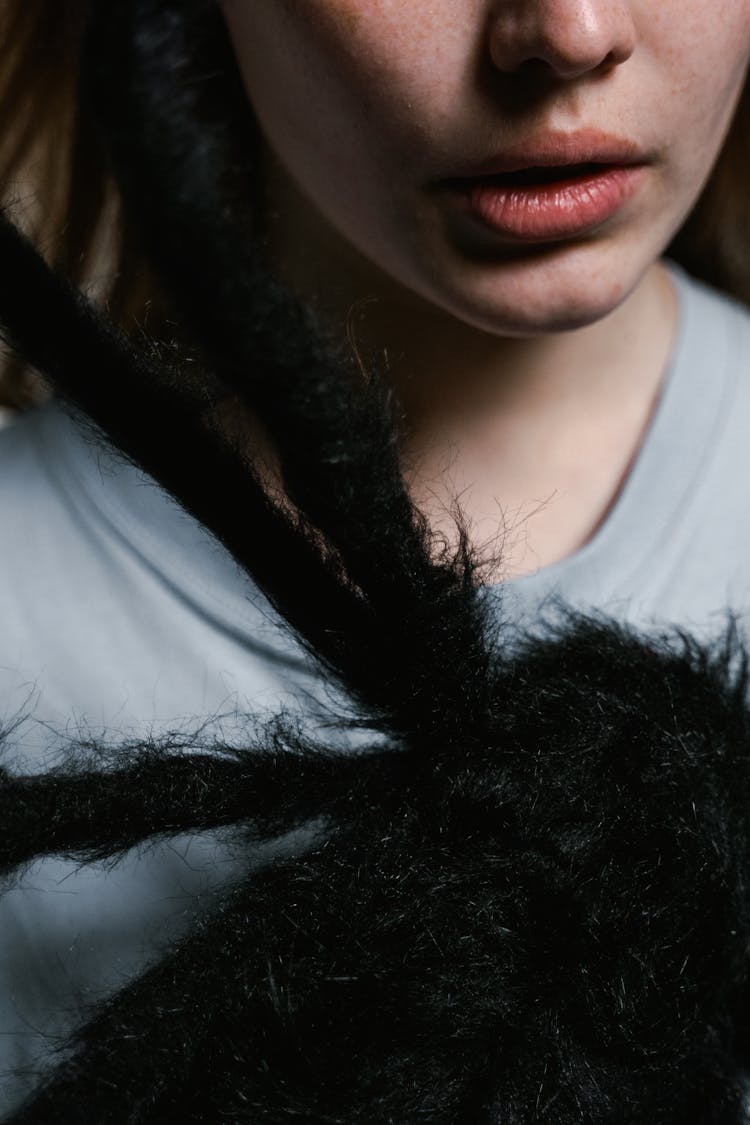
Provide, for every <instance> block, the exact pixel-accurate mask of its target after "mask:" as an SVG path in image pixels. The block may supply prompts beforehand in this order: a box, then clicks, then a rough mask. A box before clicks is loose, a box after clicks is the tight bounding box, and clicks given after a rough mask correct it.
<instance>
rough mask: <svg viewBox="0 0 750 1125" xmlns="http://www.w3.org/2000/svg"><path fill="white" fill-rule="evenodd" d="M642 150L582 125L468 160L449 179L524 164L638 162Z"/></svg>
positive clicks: (496, 173)
mask: <svg viewBox="0 0 750 1125" xmlns="http://www.w3.org/2000/svg"><path fill="white" fill-rule="evenodd" d="M645 160H646V157H645V156H644V154H643V152H642V150H641V149H640V148H639V147H638V146H637V145H636V144H635V143H634V142H633V141H630V140H627V139H625V138H623V137H615V136H612V135H611V134H609V133H602V132H600V131H599V130H598V129H583V130H580V131H579V132H577V133H554V132H548V133H540V134H538V135H536V136H532V137H528V138H526V139H525V140H524V141H523V142H522V143H521V144H517V145H512V146H509V147H508V148H506V149H504V151H503V152H501V153H499V154H498V155H497V156H492V157H490V158H489V159H485V160H480V161H478V162H477V163H476V164H469V165H467V166H466V167H464V168H462V169H459V170H458V171H456V172H455V173H454V174H453V176H451V177H450V178H451V179H454V180H457V179H458V180H464V179H474V178H478V177H481V176H499V175H505V174H508V173H511V172H522V171H525V170H526V169H528V168H555V167H558V166H560V167H565V166H570V165H573V164H608V165H613V164H615V165H618V164H619V165H625V164H642V163H644V161H645Z"/></svg>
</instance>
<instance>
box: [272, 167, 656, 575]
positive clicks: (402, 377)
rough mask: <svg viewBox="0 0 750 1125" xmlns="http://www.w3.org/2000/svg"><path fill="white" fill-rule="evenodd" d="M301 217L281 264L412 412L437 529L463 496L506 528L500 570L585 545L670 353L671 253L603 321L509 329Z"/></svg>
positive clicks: (414, 445) (411, 435) (632, 449)
mask: <svg viewBox="0 0 750 1125" xmlns="http://www.w3.org/2000/svg"><path fill="white" fill-rule="evenodd" d="M275 201H276V203H277V204H278V201H279V187H278V184H277V185H276V188H275ZM282 213H283V211H282ZM292 213H293V212H292ZM288 216H289V212H288V211H287V212H286V214H285V215H284V220H285V221H284V222H283V223H282V222H277V223H276V224H274V222H273V221H271V222H270V223H269V228H268V229H269V245H270V250H271V255H272V259H273V260H274V262H275V265H276V268H278V269H279V272H280V273H281V275H282V276H283V277H284V278H285V280H287V281H288V282H289V283H290V284H291V285H292V286H293V288H295V289H296V290H297V291H298V292H300V293H301V294H302V295H303V296H304V297H305V298H306V299H308V300H309V301H311V303H312V304H313V305H314V306H316V307H317V308H318V311H319V312H321V313H322V314H323V315H324V316H325V317H326V319H328V320H329V321H330V322H331V323H333V325H334V327H335V328H337V329H338V330H339V331H341V332H342V333H346V335H347V337H348V338H349V340H350V342H351V344H352V347H353V348H354V349H355V351H356V353H357V356H358V357H359V360H360V362H361V364H362V366H363V367H365V368H366V367H368V366H369V365H370V364H371V363H373V362H376V363H377V365H378V367H379V369H381V370H382V369H383V367H385V369H386V371H387V377H388V379H389V380H390V382H391V383H392V384H393V386H394V389H395V391H396V394H397V399H398V401H399V405H400V408H401V411H402V417H403V422H404V444H403V463H404V469H405V474H406V478H407V482H408V484H409V487H410V489H411V491H412V495H413V496H414V499H415V501H416V502H417V503H418V504H419V506H420V507H421V508H422V509H423V510H424V511H425V512H426V514H427V515H428V516H429V518H430V520H431V522H432V524H433V526H435V527H436V529H438V530H440V531H441V532H443V534H445V535H447V536H448V538H449V539H453V538H454V537H455V527H454V525H453V523H452V520H451V518H450V517H449V516H448V515H447V513H448V512H449V511H450V507H451V504H452V502H453V500H454V498H455V497H456V496H460V504H461V509H462V511H463V513H464V516H465V517H466V519H467V521H468V522H469V524H470V525H471V526H472V528H474V529H475V530H476V532H477V533H478V537H479V538H480V539H483V540H487V539H492V538H496V533H497V528H498V527H500V528H501V529H502V531H503V543H502V559H501V560H500V561H497V560H494V561H493V562H492V563H491V564H490V570H489V573H490V574H491V575H492V576H493V577H494V578H509V577H514V576H517V575H520V574H524V573H527V572H529V571H531V570H535V569H537V568H538V567H539V566H542V565H545V564H548V563H551V562H554V561H557V560H558V559H560V558H563V557H565V556H566V555H569V554H571V553H573V552H574V551H575V550H577V549H578V548H579V547H580V546H581V545H582V544H583V543H585V542H586V541H587V539H589V538H590V537H591V535H592V534H593V533H594V531H595V530H596V528H597V527H598V526H599V525H600V523H601V522H602V520H603V519H604V518H605V517H606V515H607V513H608V511H609V509H610V508H611V506H612V504H613V502H614V500H615V498H616V496H617V494H618V492H619V489H620V487H621V485H622V483H623V480H624V478H625V477H626V476H627V472H628V469H629V467H630V466H631V464H632V462H633V459H634V456H635V454H636V453H637V451H638V448H639V446H640V443H641V441H642V438H643V435H644V432H645V430H646V428H647V426H648V422H649V419H650V417H651V413H652V411H653V407H654V404H655V401H656V398H657V396H658V392H659V388H660V386H661V381H662V375H663V373H664V370H665V368H666V365H667V362H668V359H669V355H670V352H671V348H672V341H673V337H674V331H675V326H676V321H677V298H676V294H675V292H674V287H673V285H672V282H671V279H670V277H669V274H668V271H667V270H666V269H665V268H664V266H663V265H662V264H661V263H656V264H655V265H653V266H652V267H651V268H650V269H649V270H648V271H647V272H646V274H645V275H644V276H643V278H642V279H641V281H640V282H639V284H638V285H637V286H636V288H635V289H634V290H633V292H632V293H630V295H629V296H628V297H627V298H626V299H625V300H624V301H623V302H622V303H621V304H620V305H619V306H618V307H617V308H616V309H615V310H614V311H613V312H612V313H610V314H609V315H608V316H606V317H604V318H603V319H601V320H599V321H597V322H596V323H594V324H592V325H589V326H586V327H584V328H580V329H577V330H574V331H567V332H556V333H550V334H546V335H540V336H535V337H525V338H517V337H507V336H497V335H493V334H491V333H488V332H486V331H482V330H480V329H478V328H476V327H473V326H472V325H470V324H466V323H465V322H463V321H461V320H458V319H457V318H456V317H454V316H451V315H449V314H448V313H446V312H444V311H442V310H441V309H439V308H437V307H436V306H434V305H432V304H430V303H428V302H427V301H425V300H423V299H422V298H420V297H419V296H416V295H414V294H413V293H411V292H409V291H407V290H405V289H403V288H402V287H400V286H398V285H397V284H395V283H393V282H391V281H390V280H388V279H385V278H383V277H382V276H379V275H376V274H375V273H374V272H373V271H372V270H370V269H369V267H367V266H366V265H364V264H363V263H362V262H361V261H360V260H359V259H357V258H356V257H355V256H354V253H353V252H352V251H350V250H349V249H348V247H347V246H346V245H345V244H344V243H343V241H340V242H335V243H333V244H332V242H331V237H330V231H327V232H326V233H325V235H323V236H321V240H320V241H318V236H317V234H316V232H315V230H311V229H310V226H309V225H308V226H306V228H305V229H304V230H296V229H294V224H293V223H291V224H290V223H289V221H288ZM300 247H304V252H300ZM321 277H325V284H324V285H323V286H321ZM322 293H324V297H323V296H322V295H321V294H322ZM493 529H494V533H493ZM519 529H520V534H517V532H518V531H519Z"/></svg>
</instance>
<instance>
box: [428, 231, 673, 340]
mask: <svg viewBox="0 0 750 1125" xmlns="http://www.w3.org/2000/svg"><path fill="white" fill-rule="evenodd" d="M657 257H658V255H654V256H653V257H652V256H650V255H649V256H646V255H644V254H640V255H638V254H634V253H632V252H631V253H629V254H618V253H616V252H615V251H613V250H612V249H611V248H608V247H606V246H604V245H601V244H600V245H598V246H592V245H591V244H588V245H580V244H579V245H577V246H575V247H571V246H570V245H568V244H566V245H565V246H562V245H560V246H555V247H553V248H551V249H545V250H543V251H540V252H537V253H535V254H533V255H531V254H529V256H527V257H523V258H521V257H518V258H515V259H513V260H512V261H505V262H498V263H488V262H484V263H482V264H481V266H479V267H477V266H476V265H475V266H474V267H473V268H472V271H471V274H470V275H468V276H467V275H466V274H464V276H463V277H462V278H461V281H460V283H459V285H457V286H456V287H455V289H454V291H453V292H452V294H451V299H450V306H451V308H452V311H453V312H454V313H455V315H456V316H457V317H459V318H460V319H461V320H463V321H464V322H466V323H468V324H471V325H473V326H474V327H476V328H479V329H481V330H482V331H485V332H490V333H492V334H493V335H505V336H537V335H548V334H553V333H558V332H573V331H576V330H577V329H581V328H586V327H588V326H589V325H591V324H595V323H596V322H597V321H600V320H604V319H605V318H606V317H608V316H610V315H611V314H612V313H613V312H615V310H616V309H617V308H619V306H620V305H621V304H622V303H623V302H624V301H625V300H626V299H627V298H628V297H629V296H630V295H631V294H632V293H633V292H634V290H635V289H636V288H637V287H638V285H639V283H640V282H641V281H642V280H643V278H644V277H645V275H646V274H647V273H648V271H649V270H650V269H651V267H652V266H653V264H654V262H655V260H656V258H657Z"/></svg>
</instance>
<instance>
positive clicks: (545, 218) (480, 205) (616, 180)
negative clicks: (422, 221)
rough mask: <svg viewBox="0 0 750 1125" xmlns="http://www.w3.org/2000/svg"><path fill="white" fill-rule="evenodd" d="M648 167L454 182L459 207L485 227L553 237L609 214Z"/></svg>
mask: <svg viewBox="0 0 750 1125" xmlns="http://www.w3.org/2000/svg"><path fill="white" fill-rule="evenodd" d="M644 172H645V168H644V167H643V165H627V166H625V165H616V166H611V167H606V168H602V169H601V170H597V171H593V172H588V173H584V174H582V175H579V176H577V177H575V178H573V179H569V180H562V179H561V180H559V181H556V182H554V183H546V184H524V185H511V184H502V183H498V182H497V181H494V182H493V180H492V179H491V178H489V177H488V178H487V179H485V180H474V181H464V182H463V183H462V184H461V185H460V186H455V185H454V186H453V188H452V191H453V194H454V195H455V196H456V197H457V198H458V200H459V202H460V204H461V206H463V207H465V208H466V209H467V210H468V211H469V213H470V214H471V215H472V216H473V217H474V218H475V219H477V220H478V221H479V222H480V223H482V224H483V225H484V226H485V227H487V228H489V229H490V230H493V231H495V232H497V233H498V234H502V235H506V236H507V237H510V238H513V239H516V240H518V241H521V242H554V241H558V240H561V239H565V238H571V237H573V236H575V235H580V234H585V233H587V232H588V231H591V230H593V229H594V228H595V227H598V226H600V225H601V224H602V223H604V222H606V221H607V219H611V218H612V217H613V216H614V215H616V214H617V212H618V211H619V210H620V208H621V207H623V206H624V204H625V203H627V201H628V200H629V199H630V198H631V197H632V196H633V195H634V194H635V192H636V191H637V189H638V186H639V185H640V182H641V180H642V179H643V175H644Z"/></svg>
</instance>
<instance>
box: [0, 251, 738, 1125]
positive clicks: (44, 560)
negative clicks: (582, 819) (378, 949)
mask: <svg viewBox="0 0 750 1125" xmlns="http://www.w3.org/2000/svg"><path fill="white" fill-rule="evenodd" d="M672 268H673V276H674V278H675V281H676V284H677V286H678V291H679V296H680V326H679V332H678V338H677V340H676V343H675V347H674V351H673V356H672V360H671V363H670V365H669V368H668V370H667V372H666V374H665V378H664V384H663V389H662V393H661V397H660V401H659V404H658V407H657V409H656V412H655V414H654V417H653V419H652V422H651V424H650V427H649V429H648V432H647V434H646V436H645V438H644V441H643V444H642V447H641V449H640V452H639V454H638V456H637V458H636V460H635V463H634V465H633V467H632V470H631V472H630V474H629V476H628V479H627V481H626V482H625V484H624V485H623V487H622V489H621V492H620V495H619V496H618V498H617V499H616V501H615V503H614V505H613V507H612V509H611V511H610V513H609V515H608V517H607V519H606V520H605V522H604V523H603V525H602V526H601V527H600V529H599V530H598V531H597V533H596V534H595V536H594V537H593V538H592V539H591V540H590V542H589V543H588V544H587V545H586V546H585V547H584V548H583V549H582V550H581V551H579V552H577V553H576V554H575V555H574V556H572V557H571V558H569V559H566V560H564V561H563V562H561V563H559V564H556V565H554V566H551V567H547V568H544V569H543V570H540V571H539V572H538V573H536V574H532V575H529V576H528V577H525V578H521V579H517V580H515V581H513V582H511V583H508V584H506V585H505V586H504V587H502V588H501V587H489V588H488V589H487V596H488V597H489V598H492V599H497V601H498V611H499V612H501V613H502V614H503V616H504V617H505V618H507V619H509V621H510V622H511V623H514V622H515V623H518V624H519V625H522V626H524V627H527V626H530V625H533V624H534V623H535V622H538V621H539V615H540V610H542V609H543V608H544V607H545V605H546V606H550V607H551V606H552V602H551V599H553V598H554V597H556V596H559V597H561V598H563V599H565V600H566V601H568V602H571V603H573V604H574V605H578V606H584V607H585V606H592V607H597V608H599V609H601V610H604V611H606V612H609V613H612V614H613V615H614V616H617V617H619V618H623V619H625V620H628V621H631V622H634V623H636V624H638V625H639V626H641V627H643V628H648V627H651V626H653V627H658V626H659V625H660V624H666V623H678V624H680V625H682V626H685V627H686V628H688V629H690V630H693V631H696V632H698V633H708V634H710V633H713V632H718V631H719V630H720V629H721V627H722V625H723V624H724V621H725V615H726V611H727V609H729V608H731V609H734V610H735V611H736V612H737V613H738V614H739V615H740V619H741V620H742V618H743V617H745V616H746V615H747V612H748V606H749V605H750V590H748V584H749V583H750V566H748V563H750V524H749V523H748V520H747V517H746V499H745V488H746V485H745V479H746V451H745V450H746V442H747V434H748V432H750V428H749V427H748V423H749V422H750V386H749V385H748V383H749V381H748V378H747V374H746V373H747V372H748V367H750V359H749V358H748V357H750V314H748V313H747V312H745V311H744V310H742V309H740V308H739V307H738V306H736V305H734V304H733V303H731V302H730V301H728V300H727V299H726V298H723V297H720V296H718V295H717V294H715V293H712V292H711V291H710V290H708V289H706V288H705V287H703V286H701V285H699V284H698V283H696V282H694V281H692V280H690V279H688V278H687V277H686V276H685V275H684V274H683V273H682V272H681V271H679V270H677V269H676V267H672ZM0 480H1V481H2V488H1V490H0V527H2V529H3V532H2V541H3V551H2V556H1V557H2V574H3V579H4V580H3V582H2V583H1V584H0V613H1V614H2V617H1V618H0V619H1V620H2V622H3V629H2V635H0V721H2V722H3V724H4V726H5V727H6V728H8V727H11V728H12V735H11V737H10V739H9V741H10V745H11V746H12V747H13V753H14V755H15V757H14V759H13V762H12V764H13V765H14V766H16V765H17V766H18V768H19V769H20V768H24V769H40V770H41V769H45V768H47V767H49V766H50V765H52V764H54V762H55V761H56V760H57V755H58V753H59V750H60V749H61V748H63V749H64V746H65V744H66V741H69V740H72V741H75V740H76V739H78V738H81V737H84V738H92V739H93V738H99V737H100V736H101V735H102V734H105V735H106V738H107V740H108V741H110V742H115V743H116V742H118V741H122V740H127V739H137V738H143V737H148V736H152V735H153V736H159V735H163V734H164V733H165V732H172V733H174V735H175V738H176V740H178V741H179V739H180V738H183V739H189V738H190V737H191V735H192V734H193V733H194V732H195V729H196V724H197V723H198V722H200V723H201V733H202V736H203V737H204V738H206V737H208V738H210V737H214V738H217V739H222V738H223V739H227V740H230V741H231V740H234V739H236V738H238V737H240V736H241V732H242V729H243V715H244V714H245V712H257V711H259V710H260V711H261V712H268V713H272V712H274V711H276V710H278V708H279V707H280V706H285V707H288V708H290V709H293V710H295V711H296V710H299V711H300V712H301V713H302V714H305V715H307V714H310V715H311V716H314V714H315V702H316V700H322V699H325V698H326V694H327V687H326V685H325V684H322V683H321V682H320V681H319V680H318V679H317V678H316V677H315V676H314V675H313V674H312V672H311V669H310V667H309V664H308V662H307V660H306V658H305V657H304V656H303V655H302V653H301V651H300V650H299V649H298V648H297V647H296V646H295V644H294V642H293V641H292V640H291V638H290V637H289V636H288V635H287V634H286V633H285V632H283V631H281V630H280V629H279V628H278V627H277V625H276V624H275V617H274V614H273V612H272V611H271V610H270V608H269V607H268V604H267V603H266V602H265V600H264V599H263V598H262V597H261V596H260V595H259V594H258V592H257V590H255V589H254V588H253V587H252V586H251V585H250V584H249V583H248V581H247V579H246V578H245V577H244V576H243V575H242V574H241V573H240V572H239V570H238V569H237V567H236V566H235V564H234V563H233V562H232V561H231V560H230V559H229V558H228V556H227V555H226V554H225V553H224V551H223V550H222V549H221V548H219V547H218V546H217V545H216V544H215V542H214V541H213V540H212V539H211V538H210V536H208V535H207V534H206V533H205V532H204V531H203V530H202V529H200V528H199V527H198V526H197V525H196V524H195V523H194V522H193V521H191V520H190V519H189V518H188V517H186V516H185V515H184V514H183V513H182V512H181V511H180V510H179V509H178V508H177V507H176V506H175V505H174V504H173V503H172V502H171V501H170V500H168V498H167V497H166V496H165V495H164V494H163V493H162V492H160V490H159V489H158V488H156V487H155V486H154V485H153V484H152V483H151V482H150V481H149V480H148V479H147V478H145V477H144V476H143V474H142V473H140V472H139V471H137V470H135V469H133V468H132V467H131V466H129V465H127V464H125V463H124V462H123V461H122V460H121V459H120V458H118V457H117V456H116V455H114V454H113V453H111V452H110V451H109V450H108V449H107V448H105V447H104V446H103V445H102V444H101V443H98V442H97V441H96V439H95V438H92V436H91V435H90V434H89V433H87V432H85V431H84V430H82V429H81V428H80V427H79V425H78V423H77V422H76V421H75V420H73V419H71V418H70V417H68V416H67V415H66V414H65V413H64V412H63V411H62V410H61V408H60V407H59V406H58V405H57V404H55V403H52V404H50V405H48V406H46V407H44V408H43V409H41V410H39V411H37V412H36V413H34V414H31V415H29V416H27V417H25V418H23V419H21V420H20V421H18V422H16V423H14V424H13V425H12V426H11V427H10V428H9V429H8V430H6V431H4V432H3V433H1V434H0ZM300 581H304V576H302V575H301V576H300ZM550 612H553V610H552V608H550ZM258 858H259V861H260V862H262V859H263V857H262V856H259V857H258ZM239 865H240V861H239V860H238V859H237V858H236V856H235V854H234V850H233V848H232V841H231V839H229V838H226V837H224V838H219V839H217V838H216V837H208V836H207V837H191V838H185V839H184V840H182V841H178V842H177V843H175V842H174V841H172V842H170V844H169V845H168V846H163V847H160V848H158V849H153V850H152V851H150V852H149V853H147V854H146V855H143V856H140V857H135V856H133V857H128V858H127V859H126V860H125V861H123V862H122V863H120V864H118V865H117V867H115V868H110V869H105V868H104V867H102V868H88V867H87V868H81V869H77V868H76V867H75V865H73V864H69V863H62V862H60V861H45V862H44V863H40V864H38V865H36V866H35V867H34V868H33V869H32V870H31V871H29V872H27V873H26V875H25V876H24V878H23V879H22V882H21V885H20V886H19V887H18V888H16V889H13V890H12V891H10V892H9V893H8V894H6V895H5V896H4V897H3V898H2V899H0V932H1V933H2V935H3V938H2V942H1V943H0V958H1V960H0V1074H3V1075H5V1074H7V1075H8V1078H7V1080H4V1081H3V1083H2V1086H3V1092H2V1094H0V1111H1V1112H3V1113H5V1112H7V1111H9V1110H10V1109H11V1108H12V1106H13V1104H15V1101H16V1100H17V1099H18V1097H20V1096H21V1094H22V1093H23V1092H24V1091H25V1090H26V1089H27V1088H28V1086H29V1085H30V1084H33V1081H34V1071H35V1069H36V1068H37V1067H38V1066H39V1065H40V1064H41V1062H42V1060H43V1059H44V1058H45V1057H46V1055H48V1053H49V1051H50V1049H51V1048H52V1049H54V1047H55V1045H56V1041H57V1040H56V1038H55V1037H56V1036H63V1035H64V1034H65V1033H66V1032H67V1031H68V1030H69V1029H70V1028H71V1027H72V1026H75V1024H76V1023H77V1022H79V1021H80V1019H81V1017H82V1014H83V1011H84V1010H85V1008H86V1006H87V1005H90V1004H91V1003H93V1002H95V1001H97V1000H99V999H100V998H101V997H102V995H106V993H107V992H109V991H111V990H113V989H114V988H116V987H117V986H118V984H119V983H121V982H122V981H123V980H125V979H127V977H128V976H129V974H131V973H132V972H133V971H134V970H135V969H137V968H138V967H139V966H141V965H143V964H145V963H146V961H147V960H148V959H149V958H150V957H151V956H153V955H154V954H156V953H158V951H159V949H160V948H161V945H162V944H163V942H164V941H166V940H167V939H168V938H169V937H171V936H174V934H175V933H177V932H179V931H180V929H181V928H182V927H184V926H187V925H189V923H190V921H191V919H192V918H193V917H194V915H195V912H196V911H200V910H201V909H202V906H203V905H204V904H207V903H208V902H210V898H211V890H212V888H215V887H217V886H219V885H221V884H222V883H223V882H225V881H226V880H227V879H231V877H232V876H233V875H234V874H236V873H237V871H238V870H239ZM11 1072H13V1074H14V1077H12V1078H11V1077H10V1075H11ZM3 1099H5V1104H3Z"/></svg>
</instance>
